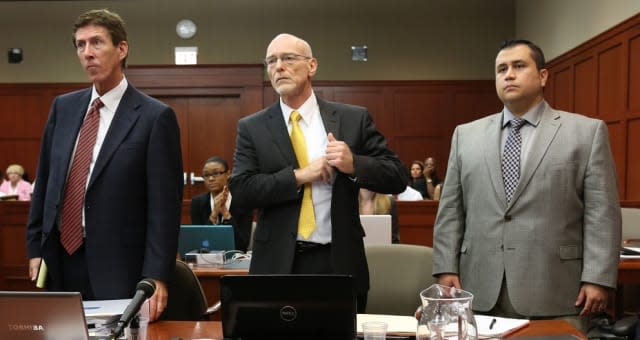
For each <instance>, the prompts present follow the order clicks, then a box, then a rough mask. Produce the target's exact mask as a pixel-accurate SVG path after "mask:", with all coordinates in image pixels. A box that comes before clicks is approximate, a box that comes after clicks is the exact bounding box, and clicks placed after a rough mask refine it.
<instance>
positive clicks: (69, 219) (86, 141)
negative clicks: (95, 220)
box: [60, 98, 104, 255]
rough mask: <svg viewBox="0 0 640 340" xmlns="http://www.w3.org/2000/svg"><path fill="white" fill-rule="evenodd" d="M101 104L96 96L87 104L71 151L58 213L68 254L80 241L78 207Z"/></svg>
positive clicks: (84, 186)
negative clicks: (69, 165) (88, 105)
mask: <svg viewBox="0 0 640 340" xmlns="http://www.w3.org/2000/svg"><path fill="white" fill-rule="evenodd" d="M103 105H104V104H103V103H102V101H100V98H96V99H95V100H94V101H93V103H92V104H91V109H90V110H89V112H88V113H87V115H86V117H85V119H84V122H83V123H82V127H80V133H79V136H78V144H77V145H76V151H75V153H74V155H73V161H72V162H71V168H70V170H69V177H68V178H67V185H66V187H65V191H64V201H63V203H62V212H61V217H60V222H61V225H60V242H61V243H62V246H63V247H64V249H65V250H66V251H67V253H69V255H71V254H73V253H74V252H75V251H76V250H78V248H80V246H81V245H82V241H83V235H84V233H83V229H82V208H83V206H84V194H85V190H86V186H87V180H88V178H87V177H89V167H90V166H91V157H92V155H93V147H94V146H95V144H96V138H97V136H98V127H99V125H100V108H101V107H102V106H103Z"/></svg>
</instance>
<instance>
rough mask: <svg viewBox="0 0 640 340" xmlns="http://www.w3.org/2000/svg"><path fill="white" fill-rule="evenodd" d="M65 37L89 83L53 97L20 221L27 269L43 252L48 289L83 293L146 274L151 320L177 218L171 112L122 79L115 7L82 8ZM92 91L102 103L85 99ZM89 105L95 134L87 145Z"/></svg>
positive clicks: (94, 293) (120, 294)
mask: <svg viewBox="0 0 640 340" xmlns="http://www.w3.org/2000/svg"><path fill="white" fill-rule="evenodd" d="M73 42H74V46H75V47H76V50H77V54H78V58H79V59H80V63H81V64H82V67H83V68H84V70H85V72H86V74H87V75H88V77H89V79H90V80H91V81H92V83H93V86H92V87H91V88H88V89H85V90H80V91H76V92H72V93H68V94H64V95H61V96H59V97H57V98H56V99H55V100H54V102H53V104H52V106H51V112H50V114H49V119H48V121H47V124H46V126H45V130H44V134H43V136H42V145H41V149H40V159H39V164H38V169H37V179H38V180H37V183H36V187H35V191H34V194H33V203H32V205H31V211H30V214H29V222H28V226H27V250H28V256H29V258H30V260H29V274H30V277H31V279H32V280H34V279H35V278H36V276H37V272H38V268H39V266H40V262H41V259H44V260H45V263H46V264H47V267H48V276H47V288H48V289H49V290H61V291H80V292H81V293H82V294H83V298H85V299H119V298H131V297H132V296H133V294H134V293H135V288H136V284H137V282H138V281H139V280H141V279H142V278H149V279H152V280H154V281H155V283H156V290H155V293H154V295H153V296H152V298H151V300H150V318H151V319H152V320H154V319H156V318H157V317H158V316H159V314H160V313H161V312H162V311H163V309H164V308H165V306H166V303H167V295H168V293H167V287H166V282H167V280H168V279H169V277H170V274H171V273H172V272H173V269H174V266H175V257H176V252H177V239H178V228H179V225H180V212H181V202H182V156H181V152H180V131H179V128H178V124H177V120H176V116H175V113H174V112H173V110H172V109H171V108H170V107H168V106H166V105H165V104H163V103H161V102H159V101H157V100H155V99H153V98H151V97H148V96H146V95H144V94H143V93H141V92H139V91H138V90H136V89H135V88H134V87H133V86H131V85H129V84H128V83H127V80H126V78H125V77H124V73H123V72H124V67H125V61H126V57H127V53H128V43H127V37H126V32H125V29H124V23H123V21H122V19H121V18H120V17H119V16H118V15H117V14H115V13H112V12H109V11H107V10H94V11H89V12H86V13H84V14H82V15H81V16H80V17H79V18H78V19H77V20H76V22H75V24H74V40H73ZM95 98H99V99H100V102H101V103H102V104H103V106H102V107H100V105H98V106H97V107H96V108H95V109H94V108H93V105H92V107H91V108H90V109H88V108H89V107H90V105H91V104H92V103H94V100H95ZM95 114H98V116H97V120H99V124H98V123H96V124H95V125H94V126H95V129H94V131H93V139H94V142H92V143H89V146H88V147H86V148H85V146H86V145H87V143H85V139H83V138H84V137H83V136H85V137H86V136H89V135H91V132H89V131H90V129H89V128H86V129H85V127H86V126H89V125H90V120H91V119H92V118H91V117H96V116H94V115H95ZM85 116H86V118H85ZM94 122H95V120H94ZM96 130H97V131H96ZM85 149H86V150H87V152H86V153H84V154H83V153H82V152H80V150H85ZM85 159H86V166H82V165H80V166H76V161H77V162H81V161H82V160H85ZM78 183H80V185H78ZM77 188H80V189H79V191H78V192H79V193H77V194H76V192H75V191H74V190H75V189H77ZM72 193H73V194H72ZM78 202H79V204H78V205H76V206H75V207H74V205H73V204H74V203H78ZM71 207H74V208H71ZM76 227H77V228H76ZM74 228H75V229H74ZM73 231H77V232H78V233H76V234H73Z"/></svg>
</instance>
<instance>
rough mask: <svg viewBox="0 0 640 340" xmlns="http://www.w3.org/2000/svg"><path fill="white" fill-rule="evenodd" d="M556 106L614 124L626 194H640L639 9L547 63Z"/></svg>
mask: <svg viewBox="0 0 640 340" xmlns="http://www.w3.org/2000/svg"><path fill="white" fill-rule="evenodd" d="M547 66H548V69H549V73H550V81H549V82H548V84H547V88H546V90H545V96H546V98H547V100H548V101H549V103H551V105H552V106H554V107H556V108H558V109H561V110H566V111H572V112H578V113H581V114H585V115H587V116H591V117H596V118H598V119H602V120H604V121H605V122H606V123H607V126H608V128H609V139H610V141H611V149H612V152H613V156H614V158H615V162H616V169H617V172H618V190H619V192H620V199H622V200H640V176H639V175H638V173H640V152H639V150H640V15H636V16H634V17H632V18H631V19H629V20H627V21H625V22H623V23H621V24H619V25H618V26H616V27H614V28H612V29H611V30H609V31H607V32H605V33H602V34H601V35H598V36H597V37H595V38H593V39H591V40H589V41H588V42H586V43H584V44H582V45H580V46H578V47H576V48H575V49H573V50H571V51H569V52H567V53H566V54H564V55H562V56H560V57H558V58H556V59H554V60H552V61H551V62H549V63H548V65H547Z"/></svg>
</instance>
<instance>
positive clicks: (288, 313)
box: [280, 306, 298, 321]
mask: <svg viewBox="0 0 640 340" xmlns="http://www.w3.org/2000/svg"><path fill="white" fill-rule="evenodd" d="M297 317H298V312H297V311H296V309H295V308H294V307H293V306H284V307H282V308H280V319H282V320H283V321H293V320H295V319H296V318H297Z"/></svg>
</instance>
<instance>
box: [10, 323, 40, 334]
mask: <svg viewBox="0 0 640 340" xmlns="http://www.w3.org/2000/svg"><path fill="white" fill-rule="evenodd" d="M9 330H10V331H24V332H44V326H42V325H29V324H20V323H16V324H13V323H10V324H9Z"/></svg>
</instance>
